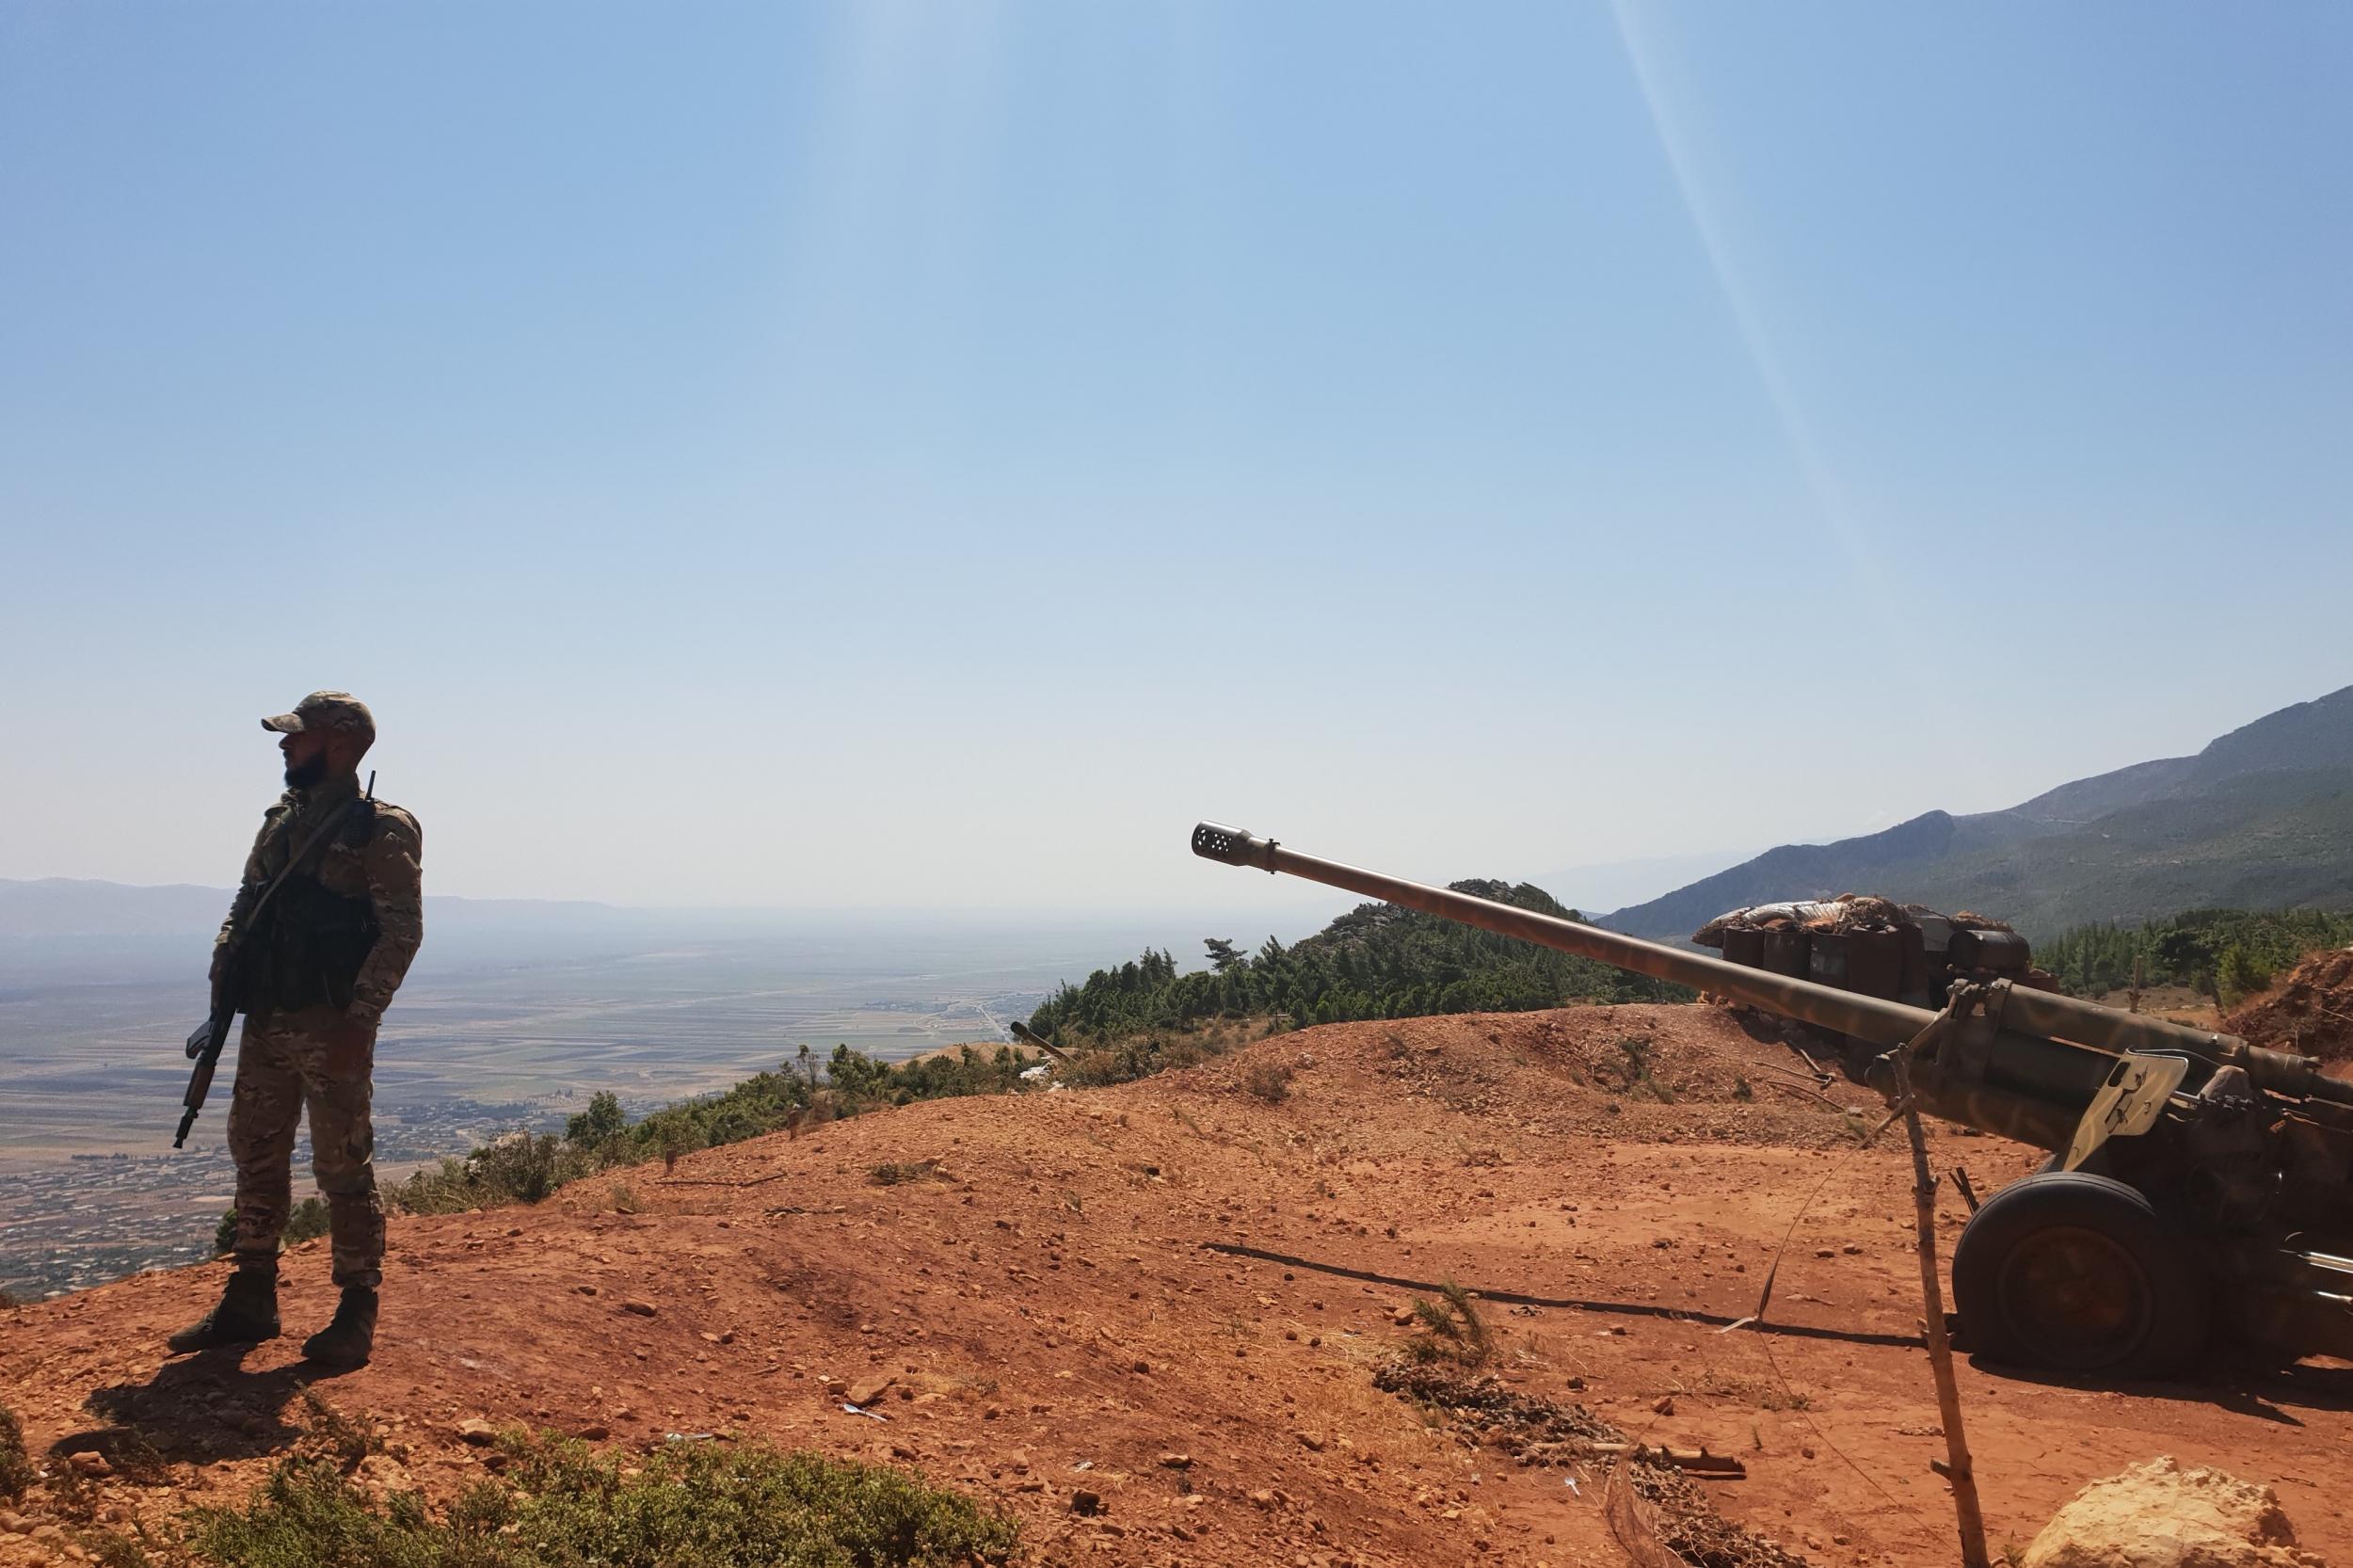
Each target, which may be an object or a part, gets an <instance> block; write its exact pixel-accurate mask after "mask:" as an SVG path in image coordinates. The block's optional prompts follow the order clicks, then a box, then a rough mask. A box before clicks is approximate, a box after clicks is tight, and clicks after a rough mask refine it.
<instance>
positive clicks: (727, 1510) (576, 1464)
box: [191, 1435, 1018, 1568]
mask: <svg viewBox="0 0 2353 1568" xmlns="http://www.w3.org/2000/svg"><path fill="white" fill-rule="evenodd" d="M504 1448H505V1451H506V1453H507V1455H508V1457H509V1460H510V1464H509V1467H508V1470H507V1478H506V1480H504V1481H486V1482H483V1483H481V1484H480V1485H477V1486H476V1487H475V1488H474V1489H473V1490H472V1491H471V1492H469V1493H467V1494H466V1495H465V1496H462V1497H461V1498H459V1499H458V1501H457V1502H456V1503H455V1504H453V1505H452V1506H451V1507H449V1508H448V1509H446V1510H444V1511H442V1512H440V1514H439V1515H438V1516H437V1515H436V1514H435V1513H434V1512H432V1511H431V1510H430V1509H428V1508H427V1506H426V1505H425V1503H424V1501H423V1500H422V1499H421V1498H420V1497H418V1496H416V1495H414V1494H397V1495H395V1496H392V1498H391V1499H390V1500H389V1501H388V1502H387V1503H386V1504H385V1505H384V1506H383V1507H382V1508H381V1509H378V1508H377V1507H376V1506H375V1505H374V1504H372V1503H371V1502H370V1501H369V1500H368V1498H367V1496H366V1495H365V1494H364V1493H362V1492H360V1491H359V1490H357V1489H356V1488H354V1487H353V1486H352V1485H351V1484H350V1483H349V1482H348V1481H346V1480H344V1477H343V1475H342V1474H341V1472H340V1471H338V1470H337V1468H336V1467H335V1465H334V1464H332V1463H331V1462H327V1461H323V1460H289V1461H287V1462H285V1463H284V1464H280V1466H279V1467H278V1468H277V1470H276V1471H275V1472H273V1473H272V1475H271V1477H270V1479H269V1480H268V1482H267V1483H266V1484H265V1485H264V1486H263V1487H262V1488H261V1490H260V1491H259V1492H258V1493H257V1495H256V1496H255V1497H254V1498H253V1500H252V1501H251V1502H250V1503H249V1504H248V1506H247V1507H246V1508H245V1509H244V1510H242V1511H237V1510H228V1509H200V1510H197V1511H196V1512H194V1513H193V1514H192V1515H191V1521H192V1523H193V1524H194V1526H195V1532H194V1540H193V1545H194V1549H195V1552H196V1555H197V1556H198V1558H199V1559H200V1560H204V1561H209V1562H214V1563H218V1564H221V1565H222V1568H232V1565H234V1568H428V1565H431V1568H443V1565H446V1568H556V1565H558V1564H565V1565H568V1564H576V1563H584V1562H594V1563H600V1564H609V1565H611V1568H739V1565H740V1568H752V1565H754V1564H760V1565H766V1564H772V1563H773V1564H782V1565H786V1568H888V1565H899V1564H906V1565H913V1568H930V1565H935V1564H937V1565H942V1568H945V1565H948V1564H958V1565H961V1564H964V1563H968V1562H974V1561H979V1562H990V1563H1001V1562H1004V1561H1006V1560H1009V1559H1010V1558H1011V1556H1012V1554H1013V1552H1014V1549H1015V1547H1016V1544H1017V1542H1018V1531H1017V1528H1016V1526H1015V1524H1014V1522H1013V1521H1012V1520H1010V1519H1008V1518H1005V1517H1004V1516H1002V1515H1000V1514H998V1513H995V1512H990V1511H988V1510H985V1509H984V1508H983V1507H981V1506H980V1505H979V1504H978V1503H976V1502H974V1501H973V1500H972V1499H971V1498H969V1497H967V1496H963V1495H962V1494H960V1493H956V1492H952V1491H950V1490H947V1489H945V1488H942V1487H936V1486H933V1485H931V1484H929V1483H928V1482H926V1481H924V1480H922V1479H921V1478H920V1477H918V1476H915V1475H912V1474H910V1473H908V1472H906V1471H903V1470H895V1469H891V1468H888V1467H887V1466H883V1465H873V1464H856V1463H848V1462H842V1461H837V1460H831V1459H826V1458H824V1456H822V1455H818V1454H813V1453H806V1452H804V1453H784V1452H779V1451H777V1450H776V1449H773V1448H766V1447H764V1446H760V1445H750V1446H745V1447H742V1448H738V1447H734V1446H730V1445H723V1444H716V1443H708V1444H706V1443H696V1444H675V1445H672V1446H670V1447H668V1448H662V1449H658V1450H656V1451H655V1452H654V1453H653V1454H651V1455H650V1456H648V1457H647V1458H646V1459H645V1460H644V1461H643V1469H642V1470H641V1471H640V1473H638V1474H636V1475H633V1476H629V1477H624V1476H623V1475H622V1473H621V1462H620V1460H619V1459H618V1458H616V1457H600V1456H599V1455H597V1454H594V1453H592V1452H591V1451H590V1450H589V1449H588V1448H586V1447H584V1445H582V1444H580V1443H577V1442H574V1441H571V1440H569V1439H566V1438H560V1437H554V1436H546V1437H540V1438H528V1437H522V1436H520V1435H516V1436H510V1437H509V1438H508V1439H507V1440H506V1442H505V1444H504Z"/></svg>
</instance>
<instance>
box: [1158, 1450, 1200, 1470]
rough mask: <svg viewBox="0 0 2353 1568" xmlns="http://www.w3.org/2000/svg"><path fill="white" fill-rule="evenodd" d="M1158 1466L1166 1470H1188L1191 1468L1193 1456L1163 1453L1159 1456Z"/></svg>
mask: <svg viewBox="0 0 2353 1568" xmlns="http://www.w3.org/2000/svg"><path fill="white" fill-rule="evenodd" d="M1160 1465H1161V1468H1163V1469H1168V1470H1190V1469H1192V1468H1193V1455H1191V1454H1180V1453H1164V1454H1162V1455H1160Z"/></svg>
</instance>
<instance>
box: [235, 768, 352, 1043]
mask: <svg viewBox="0 0 2353 1568" xmlns="http://www.w3.org/2000/svg"><path fill="white" fill-rule="evenodd" d="M375 833H376V808H375V806H374V805H373V803H371V802H368V801H365V800H361V801H357V802H354V803H353V804H352V805H351V806H349V807H347V808H345V809H344V820H343V821H342V822H340V823H338V824H336V827H335V831H334V832H333V833H332V834H330V835H329V837H330V838H331V839H332V840H334V841H335V842H338V843H341V844H344V845H346V846H348V847H350V848H353V849H357V848H359V847H360V846H361V845H363V844H365V843H366V842H367V841H368V840H369V839H370V838H372V837H374V835H375ZM320 847H321V848H322V849H323V848H324V845H322V846H320ZM318 854H319V850H318V849H313V850H312V852H311V854H310V855H309V856H305V858H306V859H307V860H311V861H312V864H313V865H314V864H315V860H316V856H318ZM376 934H377V933H376V906H375V903H374V901H373V900H371V899H368V898H366V897H364V896H362V897H358V898H344V897H343V896H341V895H340V894H337V893H335V892H332V891H330V890H329V889H328V888H327V886H326V885H325V884H324V883H322V882H320V881H319V879H318V877H317V876H316V875H315V874H314V873H313V871H312V866H310V865H305V866H296V867H295V868H294V869H293V870H292V871H290V872H287V873H286V878H285V881H284V882H283V883H282V884H281V885H280V887H279V889H278V892H277V895H276V896H275V897H273V898H272V899H271V900H270V901H269V902H268V903H267V904H264V905H263V906H262V910H261V913H260V914H259V915H257V916H256V917H255V918H254V922H253V925H252V928H251V929H250V930H248V932H247V933H246V934H245V936H244V937H243V939H242V940H241V941H240V942H239V944H238V950H237V956H238V965H237V977H238V984H237V1011H239V1012H240V1013H248V1014H252V1013H291V1012H294V1011H296V1009H299V1008H304V1007H336V1008H344V1007H349V1006H350V1005H351V997H352V985H353V983H354V982H356V981H357V980H358V979H359V978H360V965H362V964H364V963H366V962H367V959H368V950H369V949H371V948H373V947H375V946H376Z"/></svg>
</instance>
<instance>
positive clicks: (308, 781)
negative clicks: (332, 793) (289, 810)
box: [286, 753, 327, 790]
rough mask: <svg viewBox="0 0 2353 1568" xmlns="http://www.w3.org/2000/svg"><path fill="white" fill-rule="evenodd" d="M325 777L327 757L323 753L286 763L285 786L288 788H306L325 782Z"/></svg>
mask: <svg viewBox="0 0 2353 1568" xmlns="http://www.w3.org/2000/svg"><path fill="white" fill-rule="evenodd" d="M326 779H327V758H326V756H325V754H323V753H322V754H320V755H318V756H315V757H312V758H311V759H310V760H307V761H302V762H289V763H287V764H286V788H288V789H289V790H308V789H310V788H312V786H313V785H317V784H321V783H324V782H326Z"/></svg>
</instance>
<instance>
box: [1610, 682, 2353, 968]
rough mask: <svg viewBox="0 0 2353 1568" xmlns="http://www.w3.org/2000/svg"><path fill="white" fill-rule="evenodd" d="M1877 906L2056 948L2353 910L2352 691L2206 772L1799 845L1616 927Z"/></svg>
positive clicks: (2129, 773)
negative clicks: (2105, 935)
mask: <svg viewBox="0 0 2353 1568" xmlns="http://www.w3.org/2000/svg"><path fill="white" fill-rule="evenodd" d="M1850 891H1851V892H1870V893H1880V894H1883V895H1885V896H1887V897H1889V898H1894V899H1898V900H1908V901H1914V902H1918V903H1921V904H1930V905H1933V906H1934V907H1937V908H1940V909H1944V910H1946V911H1953V910H1958V909H1962V908H1968V909H1974V910H1976V911H1977V912H1979V913H1981V914H1987V915H1993V916H1997V917H1999V918H2001V919H2003V920H2009V921H2011V922H2012V923H2013V924H2015V925H2017V926H2018V927H2019V928H2020V929H2021V930H2024V931H2025V932H2026V933H2027V934H2028V935H2030V936H2050V935H2053V934H2055V933H2057V932H2058V931H2061V930H2064V929H2065V928H2067V927H2069V926H2071V925H2077V924H2081V923H2083V922H2085V921H2088V920H2127V921H2129V920H2146V919H2151V918H2153V917H2157V916H2164V915H2171V914H2175V913H2178V912H2179V911H2181V910H2184V909H2194V908H2200V907H2206V906H2216V905H2220V906H2233V907H2244V908H2266V909H2267V908H2297V907H2313V906H2322V907H2333V908H2343V907H2346V906H2348V905H2353V686H2348V687H2345V689H2343V690H2342V691H2337V692H2332V693H2330V694H2329V696H2324V697H2321V698H2319V699H2317V700H2315V701H2313V702H2299V703H2297V704H2296V705H2295V706H2294V707H2291V708H2282V709H2281V710H2280V711H2279V712H2276V713H2271V714H2267V715H2265V717H2263V718H2260V719H2257V720H2256V721H2255V722H2254V723H2252V724H2249V725H2247V726H2245V727H2243V728H2238V729H2233V730H2232V731H2231V732H2230V733H2229V734H2227V735H2224V736H2222V737H2221V738H2220V739H2218V740H2217V741H2214V742H2213V743H2211V744H2208V745H2207V746H2206V748H2205V749H2204V750H2202V751H2201V752H2199V753H2198V754H2197V755H2196V756H2195V757H2169V758H2164V759H2161V760H2157V761H2153V762H2139V763H2136V764H2134V765H2133V766H2131V767H2128V768H2119V769H2117V770H2116V771H2115V772H2113V773H2104V774H2100V775H2098V776H2094V777H2091V778H2079V779H2076V780H2075V781H2074V782H2073V783H2070V784H2062V785H2060V786H2058V788H2057V789H2055V790H2051V791H2048V792H2044V793H2042V794H2039V795H2037V796H2035V797H2034V798H2033V799H2032V800H2029V801H2025V802H2024V803H2022V804H2020V805H2017V806H2013V807H2011V808H2009V809H2008V810H2004V811H1981V812H1977V813H1974V814H1970V815H1965V816H1955V815H1953V814H1952V813H1951V812H1948V811H1929V812H1926V813H1924V814H1922V815H1920V816H1917V817H1914V818H1913V819H1912V820H1911V821H1909V822H1905V823H1899V824H1897V825H1896V826H1894V827H1891V828H1889V829H1887V830H1886V831H1885V832H1883V833H1873V834H1869V835H1867V836H1865V837H1862V838H1855V839H1842V840H1838V841H1837V842H1835V843H1829V844H1785V845H1784V846H1782V847H1781V848H1779V849H1774V850H1769V851H1767V852H1766V853H1765V854H1763V855H1760V856H1756V857H1755V858H1754V859H1752V860H1747V861H1743V862H1742V863H1741V864H1739V865H1737V866H1735V867H1733V868H1732V869H1731V870H1729V871H1724V872H1717V873H1716V874H1715V875H1713V876H1709V877H1704V878H1702V879H1701V880H1699V881H1697V882H1693V883H1690V884H1689V885H1688V886H1685V887H1682V888H1676V889H1675V890H1674V891H1673V892H1671V893H1668V894H1666V895H1664V896H1663V897H1659V898H1655V899H1652V900H1650V901H1649V902H1648V903H1646V904H1629V905H1628V906H1626V907H1625V908H1623V909H1619V910H1617V911H1615V912H1614V913H1612V914H1609V915H1606V916H1603V917H1601V923H1602V924H1604V925H1608V926H1610V927H1613V928H1614V929H1617V930H1620V931H1625V932H1627V933H1630V934H1632V935H1634V936H1657V937H1668V938H1681V937H1688V936H1690V934H1691V933H1692V932H1693V931H1695V930H1697V929H1698V928H1699V927H1700V926H1701V925H1703V924H1705V922H1706V921H1708V920H1712V919H1714V918H1715V917H1716V916H1718V915H1721V914H1722V913H1723V912H1724V911H1725V910H1727V909H1737V908H1739V907H1741V906H1743V905H1745V904H1761V903H1766V902H1768V901H1770V900H1774V899H1785V898H1820V897H1828V896H1831V895H1833V894H1836V893H1842V892H1850Z"/></svg>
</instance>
